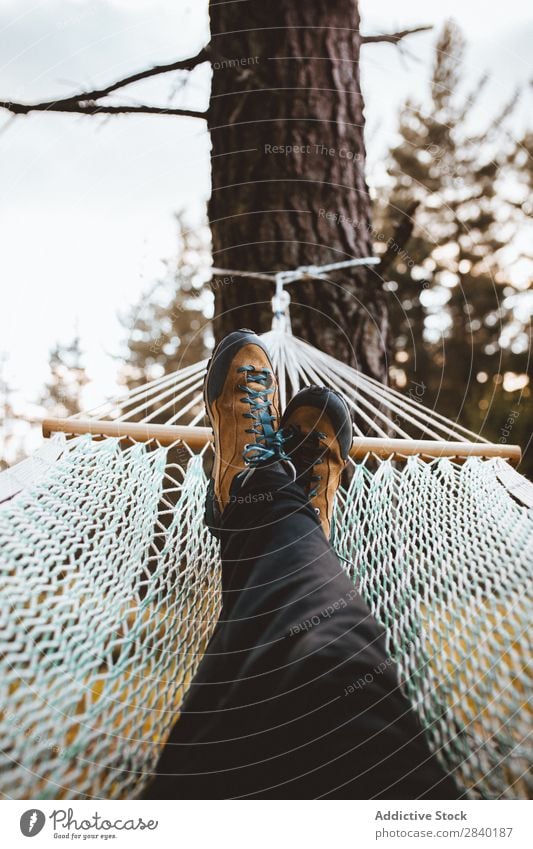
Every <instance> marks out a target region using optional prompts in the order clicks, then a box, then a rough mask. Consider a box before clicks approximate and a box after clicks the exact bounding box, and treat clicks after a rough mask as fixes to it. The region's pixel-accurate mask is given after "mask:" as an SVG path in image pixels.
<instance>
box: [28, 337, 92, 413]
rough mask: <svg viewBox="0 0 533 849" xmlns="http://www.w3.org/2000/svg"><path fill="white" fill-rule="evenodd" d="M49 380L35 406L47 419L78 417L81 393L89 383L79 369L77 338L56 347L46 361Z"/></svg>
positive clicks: (82, 368) (83, 371)
mask: <svg viewBox="0 0 533 849" xmlns="http://www.w3.org/2000/svg"><path fill="white" fill-rule="evenodd" d="M49 368H50V378H49V380H48V381H47V382H46V384H45V388H44V393H43V395H42V397H41V398H40V399H39V404H40V405H41V406H42V407H44V409H45V410H46V413H47V415H49V416H57V417H59V418H61V417H65V416H72V415H74V413H79V412H80V410H81V409H82V407H83V389H84V387H85V386H86V385H87V383H88V382H89V378H88V377H87V373H86V371H85V367H84V365H83V353H82V350H81V344H80V338H79V336H78V335H76V336H75V337H74V338H73V339H72V341H71V342H69V343H68V344H66V345H63V344H60V343H57V344H56V345H55V346H54V347H53V348H52V350H51V352H50V357H49Z"/></svg>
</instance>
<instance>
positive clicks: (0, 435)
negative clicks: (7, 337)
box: [0, 353, 21, 471]
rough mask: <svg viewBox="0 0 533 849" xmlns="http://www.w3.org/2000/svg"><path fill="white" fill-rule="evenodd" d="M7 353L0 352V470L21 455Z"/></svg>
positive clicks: (17, 418) (18, 417) (17, 415)
mask: <svg viewBox="0 0 533 849" xmlns="http://www.w3.org/2000/svg"><path fill="white" fill-rule="evenodd" d="M6 366H7V354H5V353H0V471H2V469H6V468H7V467H8V466H9V465H11V464H12V463H13V462H16V461H17V460H18V459H20V457H19V455H21V451H20V444H19V437H18V435H17V432H16V429H17V421H18V420H19V419H20V416H19V414H18V413H17V410H16V408H15V405H14V398H13V395H14V392H13V387H12V386H11V383H10V381H9V380H8V377H7V374H6Z"/></svg>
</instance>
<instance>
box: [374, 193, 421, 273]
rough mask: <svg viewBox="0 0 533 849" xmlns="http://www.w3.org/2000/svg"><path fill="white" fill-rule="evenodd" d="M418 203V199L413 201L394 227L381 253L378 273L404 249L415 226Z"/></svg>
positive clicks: (383, 271)
mask: <svg viewBox="0 0 533 849" xmlns="http://www.w3.org/2000/svg"><path fill="white" fill-rule="evenodd" d="M419 205H420V204H419V201H417V200H416V201H413V202H412V203H411V204H410V205H409V207H408V209H406V210H405V212H404V214H403V215H402V217H401V218H400V220H399V222H398V223H397V225H396V227H395V229H394V234H393V236H392V238H391V239H389V242H388V245H387V250H386V251H385V253H384V254H383V256H382V258H381V263H380V265H379V273H380V274H381V275H382V276H383V275H384V274H385V273H386V272H387V271H388V269H389V268H390V266H391V265H392V264H393V263H394V260H395V259H396V258H397V257H398V254H401V253H402V251H404V250H405V247H406V245H407V243H408V242H409V239H410V238H411V236H412V234H413V230H414V226H415V212H416V210H417V209H418V207H419Z"/></svg>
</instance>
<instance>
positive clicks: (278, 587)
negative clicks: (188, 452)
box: [145, 463, 458, 799]
mask: <svg viewBox="0 0 533 849" xmlns="http://www.w3.org/2000/svg"><path fill="white" fill-rule="evenodd" d="M222 527H223V530H222V561H223V562H222V583H223V609H222V614H221V618H220V621H219V623H218V625H217V627H216V630H215V633H214V635H213V638H212V640H211V642H210V644H209V647H208V649H207V652H206V654H205V656H204V658H203V659H202V661H201V664H200V666H199V669H198V672H197V674H196V676H195V679H194V681H193V683H192V685H191V688H190V690H189V693H188V695H187V697H186V699H185V702H184V705H183V711H182V714H181V717H180V719H179V721H178V722H177V723H176V725H175V727H174V729H173V731H172V733H171V735H170V738H169V740H168V743H167V745H166V747H165V749H164V751H163V753H162V755H161V758H160V760H159V763H158V766H157V775H156V777H155V780H154V781H153V782H152V784H151V785H150V786H149V788H148V791H147V793H146V794H145V797H146V798H167V799H186V798H207V799H215V798H235V797H246V798H288V799H298V798H305V799H311V798H321V797H325V798H353V799H371V798H391V799H418V798H424V799H451V798H456V797H457V795H458V794H457V789H456V787H455V785H454V782H453V781H452V779H451V778H450V777H449V776H447V775H446V774H445V773H444V772H443V770H442V768H441V767H440V765H439V764H438V762H437V761H436V759H435V757H434V756H432V755H431V753H430V751H429V749H428V746H427V743H426V741H425V738H424V736H423V733H422V731H421V728H420V726H419V724H418V721H417V719H416V717H415V715H414V713H413V712H412V711H411V709H410V706H409V703H408V702H407V700H406V699H405V697H404V696H403V695H402V694H401V692H400V690H399V688H398V682H397V673H396V668H395V666H394V665H393V664H392V663H391V661H390V659H389V658H388V657H387V654H386V651H385V640H384V635H383V631H382V629H381V628H380V627H379V626H378V624H377V623H376V621H375V620H374V619H373V618H372V615H371V613H370V612H369V610H368V608H367V606H366V604H365V603H364V601H363V600H362V599H361V597H360V596H359V595H358V594H357V593H356V592H355V590H354V588H353V586H352V584H351V583H350V581H349V580H348V578H347V577H346V575H345V574H344V572H343V570H342V568H341V566H340V564H339V561H338V559H337V557H336V555H335V553H334V552H333V550H332V549H331V546H330V545H329V543H328V542H327V540H326V537H325V536H324V533H323V531H322V529H321V527H320V523H319V521H318V519H317V517H316V515H315V512H314V510H313V508H312V507H311V506H310V505H309V499H308V496H307V494H306V493H305V492H304V490H303V488H301V487H300V486H299V484H298V483H294V482H291V479H290V476H289V475H288V474H287V472H286V470H285V469H284V467H283V466H282V465H281V464H279V463H276V464H274V465H272V466H269V467H266V468H261V469H257V470H256V471H255V472H254V474H253V475H252V477H251V478H250V480H249V482H248V483H247V484H246V485H244V486H243V488H241V489H240V490H238V491H237V494H236V495H235V497H234V500H233V501H232V503H230V505H229V506H228V507H227V508H226V510H225V511H224V514H223V519H222Z"/></svg>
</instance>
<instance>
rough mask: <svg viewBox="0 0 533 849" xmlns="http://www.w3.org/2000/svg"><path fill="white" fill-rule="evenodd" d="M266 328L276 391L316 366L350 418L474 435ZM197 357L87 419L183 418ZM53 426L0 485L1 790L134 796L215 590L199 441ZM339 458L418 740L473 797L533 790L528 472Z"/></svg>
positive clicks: (343, 546)
mask: <svg viewBox="0 0 533 849" xmlns="http://www.w3.org/2000/svg"><path fill="white" fill-rule="evenodd" d="M263 338H264V339H265V341H266V342H267V344H268V346H269V348H270V350H271V353H272V357H273V361H274V365H275V368H276V371H277V374H278V379H279V383H280V389H281V397H282V401H283V402H284V401H286V400H288V398H290V397H291V396H292V395H293V394H294V392H295V391H297V389H298V388H300V386H301V385H304V384H306V383H322V384H325V385H331V386H334V387H335V388H337V389H338V390H340V391H341V392H342V393H343V395H344V396H345V398H346V399H347V401H348V403H349V404H350V405H351V406H352V408H353V409H354V411H355V413H356V416H355V420H356V424H355V425H354V432H355V436H358V435H361V434H362V433H363V430H364V433H365V434H366V435H371V436H375V437H378V438H379V437H391V436H395V437H397V438H400V439H404V440H407V439H409V438H411V439H429V440H446V441H456V440H459V441H462V442H465V441H469V442H471V443H472V444H473V445H475V444H476V443H478V444H482V443H483V440H481V439H480V438H479V437H477V436H475V435H474V434H472V433H469V432H468V431H466V430H465V429H464V428H461V427H459V426H457V425H455V424H453V423H452V422H450V421H448V420H446V419H444V418H443V417H441V416H439V415H438V414H436V413H435V412H433V411H430V410H427V409H425V408H424V407H423V406H422V405H421V404H419V403H418V402H417V401H416V400H413V399H412V398H409V397H406V396H403V395H401V394H400V393H398V392H396V391H393V390H391V389H388V388H386V387H384V386H382V385H381V384H379V383H376V382H375V381H372V380H371V379H369V378H367V377H365V376H364V375H362V374H360V373H358V372H357V371H355V370H354V369H352V368H349V367H348V366H346V365H343V364H342V363H339V362H337V361H336V360H335V359H333V358H332V357H330V356H327V355H325V354H323V353H321V352H319V351H317V350H315V349H313V348H312V347H310V346H309V345H307V344H306V343H304V342H302V341H300V340H297V339H296V338H294V337H293V336H291V335H290V333H288V332H281V331H272V332H270V333H267V334H265V336H264V337H263ZM205 366H206V362H205V361H204V362H201V363H198V364H197V365H195V366H190V367H188V368H185V369H182V370H180V371H178V372H176V373H174V374H171V375H166V376H165V377H163V378H161V379H158V380H156V381H153V382H152V383H150V384H148V385H147V386H144V387H142V388H139V389H136V390H134V391H133V392H131V393H129V394H128V395H127V396H126V397H124V398H122V399H119V400H115V401H114V402H110V403H109V404H106V405H103V406H102V407H101V408H99V409H97V410H94V411H92V412H91V414H90V417H91V418H92V419H93V420H98V421H101V420H107V421H117V422H121V423H122V422H124V423H126V422H145V423H148V424H150V423H153V422H154V421H157V422H158V423H161V422H165V423H166V424H170V425H193V426H196V425H198V424H200V423H202V422H203V415H204V414H203V402H202V393H201V390H202V383H203V375H204V371H205ZM88 415H89V414H85V416H84V418H85V419H87V417H88ZM80 419H81V417H73V419H72V420H71V421H72V432H75V423H76V421H77V420H80ZM67 430H68V428H67ZM406 444H407V443H406ZM46 445H47V446H48V450H49V453H50V451H51V453H52V459H51V460H50V459H49V461H48V462H46V463H43V462H42V461H36V462H35V464H34V467H33V468H30V469H29V470H28V465H27V464H28V463H29V462H30V461H25V464H26V466H25V468H24V469H23V468H22V467H21V471H20V474H18V476H17V469H16V468H15V469H14V470H10V472H9V473H7V476H6V475H4V478H3V481H4V484H3V488H2V486H0V500H1V499H2V492H3V498H4V500H3V502H2V504H1V505H0V544H1V551H2V554H1V557H0V570H1V577H2V583H1V588H0V593H1V596H2V598H1V606H0V631H1V646H0V688H1V698H0V710H1V713H0V747H1V749H2V751H3V759H2V767H1V789H2V791H3V793H4V794H6V795H7V796H10V797H14V798H39V797H40V798H69V799H73V798H131V797H132V796H135V795H136V794H138V793H140V792H141V790H142V788H143V786H144V784H145V782H146V780H148V776H149V773H150V771H151V770H152V769H153V767H154V765H155V763H156V760H157V758H158V755H159V752H160V750H161V747H162V745H163V744H164V741H165V738H166V735H167V734H168V732H169V731H170V728H171V726H172V725H173V723H174V721H175V719H176V716H177V714H178V712H179V708H180V704H181V702H182V699H183V696H184V694H185V692H186V691H187V687H188V685H189V683H190V681H191V678H192V676H193V674H194V672H195V669H196V667H197V665H198V662H199V661H200V658H201V656H202V653H203V651H204V649H205V646H206V644H207V641H208V639H209V636H210V634H211V633H212V630H213V628H214V625H215V623H216V620H217V616H218V612H219V608H220V568H219V554H218V543H216V541H215V540H214V539H213V538H212V537H211V535H210V534H209V533H208V531H207V529H206V528H205V526H204V524H203V501H204V493H205V488H206V475H205V471H204V460H205V458H206V455H208V454H209V453H210V452H211V447H210V445H204V447H203V448H201V449H198V450H197V451H196V452H195V451H193V450H192V449H191V448H190V447H188V445H186V444H185V443H184V442H183V441H182V440H176V442H175V443H174V444H173V445H166V446H165V447H163V446H162V445H160V444H157V443H154V442H153V441H152V442H151V443H145V444H142V443H139V442H135V441H131V440H130V441H129V442H128V443H126V444H125V442H124V440H122V439H119V438H111V437H108V438H105V439H103V440H101V439H98V440H97V439H94V438H93V437H91V436H88V435H85V436H76V437H74V438H72V439H69V440H65V438H64V436H63V435H58V434H56V435H55V436H53V437H52V439H51V440H49V441H48V442H47V443H46ZM52 449H53V450H52ZM22 466H24V464H22ZM351 467H352V475H351V481H350V484H349V487H348V489H346V490H341V492H340V493H339V497H338V500H337V512H336V517H335V523H334V544H335V547H336V549H337V551H338V552H339V554H340V555H342V557H343V558H344V559H345V561H347V562H346V564H345V565H346V569H347V571H348V572H349V574H350V577H351V578H352V579H353V581H354V582H355V583H356V585H357V586H358V587H359V588H360V591H361V592H362V594H363V596H364V598H365V599H366V601H367V602H368V604H369V605H370V607H371V609H372V611H373V613H374V615H375V616H376V618H377V619H378V620H379V621H380V622H381V623H382V624H383V625H384V627H385V628H386V631H387V635H388V647H389V651H390V653H391V656H392V657H393V658H394V659H395V660H396V661H397V663H398V668H399V674H400V680H401V683H402V687H403V688H404V691H405V692H406V693H407V695H408V697H409V699H410V701H411V703H412V705H413V706H414V708H415V710H416V711H417V713H418V715H419V716H420V718H421V721H422V723H423V726H424V728H425V731H426V734H427V738H428V740H429V744H430V746H431V748H432V750H433V751H435V752H436V753H437V755H438V757H439V758H440V760H441V762H442V763H443V765H444V766H445V767H446V769H448V770H449V771H451V772H452V773H453V774H454V776H455V778H456V780H457V782H458V784H459V786H460V787H461V788H463V790H464V792H465V795H466V796H470V797H474V798H476V797H482V798H495V797H503V798H521V797H526V796H528V793H529V791H528V779H527V770H528V766H529V764H530V763H531V751H530V750H528V730H529V728H530V724H531V714H530V710H529V705H528V696H529V693H530V692H531V679H530V671H529V666H528V664H529V659H530V645H529V640H528V628H529V625H530V621H529V618H528V616H529V612H530V610H531V598H530V588H531V561H532V541H533V518H532V515H531V510H530V509H529V508H530V507H531V505H532V504H533V499H532V487H531V484H529V483H528V482H527V481H525V479H524V478H522V477H521V476H520V475H518V473H517V472H515V471H513V470H512V469H511V467H510V466H509V465H508V464H507V463H506V462H505V461H504V460H502V459H501V458H495V457H493V458H491V459H482V458H480V457H469V458H468V459H466V461H465V462H458V461H456V460H454V459H448V458H442V457H441V458H435V459H433V460H431V461H429V462H427V461H426V460H423V459H422V458H421V457H419V456H411V457H409V458H408V459H407V462H405V463H400V462H397V458H388V459H383V458H381V457H378V456H376V455H373V454H371V453H369V454H367V455H366V456H361V455H359V456H358V457H357V458H356V459H352V460H351ZM1 481H2V478H0V483H1ZM17 482H18V483H17ZM7 496H9V497H7ZM343 562H344V561H343ZM349 564H350V565H349ZM228 794H229V795H231V788H228Z"/></svg>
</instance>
